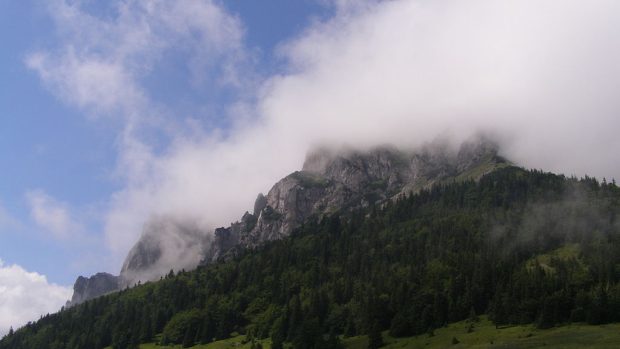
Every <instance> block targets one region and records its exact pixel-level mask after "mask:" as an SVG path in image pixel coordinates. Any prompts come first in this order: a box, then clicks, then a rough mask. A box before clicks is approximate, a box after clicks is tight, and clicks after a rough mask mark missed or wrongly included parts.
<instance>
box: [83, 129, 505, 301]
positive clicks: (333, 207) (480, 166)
mask: <svg viewBox="0 0 620 349" xmlns="http://www.w3.org/2000/svg"><path fill="white" fill-rule="evenodd" d="M497 152H498V149H497V147H496V145H495V144H494V143H492V142H490V141H488V140H486V139H483V138H480V139H475V140H472V141H469V142H466V143H464V144H462V145H461V146H460V148H459V149H458V150H457V151H455V150H453V149H451V148H450V147H448V146H447V145H445V144H442V143H437V144H430V145H427V146H425V147H423V148H421V149H418V150H415V151H414V150H408V151H407V150H400V149H397V148H394V147H390V146H383V147H378V148H374V149H371V150H368V151H357V150H353V149H349V150H339V151H335V150H332V149H326V148H321V149H317V150H315V151H313V152H311V153H309V154H308V155H307V156H306V160H305V162H304V165H303V168H302V170H301V171H296V172H293V173H291V174H290V175H288V176H286V177H285V178H283V179H281V180H280V181H279V182H277V183H276V184H275V185H274V186H273V187H272V188H271V190H269V192H268V193H267V195H266V196H264V195H263V194H259V195H258V197H257V199H256V202H255V204H254V210H253V212H252V213H249V212H246V213H245V214H244V215H243V217H242V218H241V220H240V221H238V222H236V223H233V224H232V225H231V226H229V227H222V228H218V229H215V231H214V232H213V234H210V232H208V231H202V230H201V229H199V228H198V227H196V226H195V225H193V224H192V223H191V222H180V221H177V220H174V219H173V218H170V217H156V218H154V219H152V220H151V221H150V222H149V223H147V225H145V228H144V231H143V233H142V236H141V237H140V239H139V241H138V242H137V243H136V245H135V246H134V247H133V248H132V249H131V251H130V252H129V254H128V256H127V258H126V260H125V263H124V264H123V268H122V270H121V273H120V283H119V286H120V287H121V288H124V287H127V286H132V285H134V284H136V283H137V282H138V281H142V282H144V281H148V280H156V279H158V278H159V277H160V276H162V275H165V274H166V273H167V272H168V271H169V270H170V269H175V270H180V269H192V268H195V267H196V266H197V265H198V264H199V262H201V263H202V264H208V263H211V262H213V261H216V260H218V259H222V258H230V257H231V256H234V255H235V254H237V253H239V251H241V250H243V249H247V248H255V247H257V246H260V245H262V244H264V243H265V242H267V241H272V240H277V239H281V238H283V237H286V236H288V235H289V234H290V233H291V232H292V231H293V230H294V229H295V228H297V227H299V226H300V225H301V224H302V223H303V222H304V221H305V220H307V219H308V218H309V217H312V216H318V217H321V216H324V215H328V214H332V213H335V212H347V211H349V210H351V209H355V208H360V207H368V206H369V205H373V204H377V203H381V202H386V201H389V200H394V199H396V198H398V197H400V196H402V195H404V194H406V193H409V192H417V191H419V190H420V189H422V188H428V187H430V186H432V185H433V184H435V183H442V182H450V181H454V180H466V179H477V178H480V176H482V175H483V174H485V173H488V172H490V171H492V170H494V169H497V168H500V167H503V166H506V165H507V162H506V161H505V160H504V159H503V158H501V157H500V156H498V155H497ZM83 292H84V293H85V294H88V295H89V297H85V296H83V295H80V294H78V295H76V296H75V298H76V299H82V300H86V299H90V298H92V296H93V295H95V296H96V292H94V290H88V289H86V290H84V291H83Z"/></svg>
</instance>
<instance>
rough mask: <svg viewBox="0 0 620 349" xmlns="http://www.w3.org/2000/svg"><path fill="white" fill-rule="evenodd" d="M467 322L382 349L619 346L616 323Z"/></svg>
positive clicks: (229, 344) (152, 348) (229, 343)
mask: <svg viewBox="0 0 620 349" xmlns="http://www.w3.org/2000/svg"><path fill="white" fill-rule="evenodd" d="M468 327H469V323H468V322H466V321H462V322H457V323H454V324H450V325H448V326H447V327H444V328H440V329H438V330H435V335H434V336H433V337H429V336H428V335H421V336H416V337H410V338H391V337H390V336H389V335H388V334H387V332H384V333H383V338H384V341H385V343H386V346H385V347H384V348H386V349H395V348H413V349H415V348H424V349H439V348H454V349H459V348H498V349H512V348H519V349H520V348H542V347H544V348H551V349H555V348H557V349H560V348H567V349H570V348H602V349H605V348H618V347H620V324H609V325H602V326H591V325H585V324H572V325H566V326H560V327H556V328H552V329H549V330H537V329H536V328H535V327H534V326H532V325H525V326H511V327H504V328H500V329H496V328H495V326H494V325H493V324H492V323H491V322H490V321H489V320H488V319H486V317H481V319H480V321H479V322H477V323H475V325H474V330H473V332H471V333H467V329H468ZM452 338H456V339H458V341H459V342H460V343H459V344H455V345H453V344H452ZM244 340H245V336H237V337H233V338H230V339H227V340H223V341H217V342H214V343H210V344H207V345H197V346H194V347H192V348H194V349H227V348H237V349H249V348H250V346H251V343H243V342H244ZM343 343H344V345H345V348H347V349H357V348H366V346H367V343H368V340H367V337H366V336H358V337H350V338H345V339H343ZM261 344H262V346H263V348H264V349H269V348H270V347H271V345H270V341H269V340H263V341H261ZM164 348H166V349H172V348H175V349H176V348H181V346H180V345H177V346H159V345H155V344H143V345H141V346H140V349H164Z"/></svg>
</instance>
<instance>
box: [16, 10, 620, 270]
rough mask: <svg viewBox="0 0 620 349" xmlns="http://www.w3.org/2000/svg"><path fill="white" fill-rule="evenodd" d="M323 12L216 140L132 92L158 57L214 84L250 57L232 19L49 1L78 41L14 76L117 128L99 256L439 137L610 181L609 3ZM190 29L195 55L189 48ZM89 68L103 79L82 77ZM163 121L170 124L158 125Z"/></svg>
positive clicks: (613, 158)
mask: <svg viewBox="0 0 620 349" xmlns="http://www.w3.org/2000/svg"><path fill="white" fill-rule="evenodd" d="M334 3H335V4H336V10H335V11H334V16H333V17H331V18H329V19H327V20H325V21H314V22H312V23H313V24H312V25H311V26H310V27H308V28H306V30H304V31H303V32H302V33H301V34H299V35H298V36H297V37H294V38H291V39H290V40H289V41H288V42H285V43H282V45H280V47H279V49H278V54H279V55H280V57H281V58H282V59H284V60H285V61H286V62H287V65H286V67H285V69H284V70H283V71H281V72H280V73H279V74H276V75H273V76H271V77H267V78H265V79H264V80H263V82H262V84H260V86H259V88H257V89H256V90H255V91H254V98H253V99H252V101H250V102H248V101H247V100H245V99H241V100H240V101H239V102H238V103H237V104H235V105H233V106H231V108H230V112H229V113H227V114H223V115H221V116H220V117H221V118H228V120H227V121H229V125H230V126H228V127H226V128H225V129H213V128H212V127H211V126H210V125H207V124H205V123H203V122H201V121H199V119H191V118H187V117H185V116H177V118H175V117H174V116H171V115H173V113H172V114H171V115H168V114H167V113H168V112H166V111H165V110H164V109H161V108H157V105H158V101H154V100H151V98H150V97H149V93H148V89H147V87H146V86H145V85H144V83H143V80H142V78H143V77H144V76H145V75H148V74H153V73H154V71H153V70H152V68H153V66H154V65H155V64H156V63H157V61H158V59H160V58H161V56H162V53H163V52H165V51H166V50H175V51H177V52H182V53H183V54H184V55H185V56H184V57H185V58H184V61H187V62H189V63H188V64H190V65H195V66H201V65H202V64H205V63H204V62H215V63H214V64H215V65H216V66H219V65H221V66H223V67H224V68H225V69H221V70H218V72H219V76H220V77H221V76H222V75H221V74H223V73H224V72H226V71H229V70H232V71H235V68H234V67H235V65H243V63H241V61H240V60H242V59H243V57H246V56H247V55H248V53H247V52H251V51H252V49H251V48H247V47H244V43H243V29H242V24H241V23H240V22H239V20H238V19H237V18H236V17H234V16H232V15H230V14H227V13H226V12H225V11H224V10H223V9H222V8H221V7H219V6H218V5H217V4H215V3H213V2H210V1H202V2H199V1H197V2H192V4H197V5H195V6H199V7H200V9H202V10H204V11H199V10H196V9H192V10H191V11H187V10H183V9H179V8H177V7H178V5H172V4H176V3H175V2H172V3H169V2H165V3H162V2H149V3H148V4H151V5H144V4H147V3H145V2H139V3H136V2H132V1H127V2H121V4H123V6H121V7H119V8H120V9H121V11H120V15H119V16H118V17H116V19H115V20H113V21H110V20H101V19H93V18H91V17H92V16H89V15H88V14H86V13H84V12H81V11H80V10H79V9H76V7H75V6H70V5H67V4H66V3H64V2H60V4H62V5H58V6H59V7H58V8H59V9H60V10H59V11H58V12H59V13H60V14H57V16H60V17H59V18H62V21H58V22H59V26H60V27H62V28H67V27H68V28H84V30H80V31H79V33H78V30H77V29H71V30H65V32H68V34H65V35H63V36H62V37H63V43H64V47H65V49H64V50H62V52H61V53H58V52H56V53H52V54H49V53H46V52H43V53H38V54H35V55H33V56H31V57H30V58H29V60H28V62H29V65H30V66H31V67H32V68H33V69H35V71H37V72H38V73H39V75H40V76H41V78H42V79H43V81H44V82H45V83H47V84H51V86H53V87H56V88H58V90H59V91H60V92H59V96H60V97H61V98H63V99H64V100H65V101H67V102H69V103H71V104H73V105H76V106H78V107H81V108H84V109H85V110H91V109H97V110H103V111H110V110H120V111H121V112H122V113H124V114H123V115H125V120H126V121H125V122H126V126H125V127H123V130H122V132H120V134H121V136H120V138H121V139H122V142H121V145H120V146H119V165H118V166H119V171H120V172H122V173H124V176H123V179H124V183H125V185H124V188H123V189H121V190H119V191H118V192H116V193H114V194H113V195H112V197H111V198H110V202H109V210H108V211H107V213H106V218H105V226H106V227H105V234H106V239H107V242H108V246H109V247H110V248H111V250H112V251H113V253H115V254H116V255H118V256H120V258H122V256H124V255H125V253H126V251H127V250H128V249H129V248H130V246H131V245H132V244H133V242H134V241H135V240H136V238H137V236H138V234H139V232H140V231H141V229H142V226H143V225H144V223H145V222H146V221H147V220H148V219H149V217H152V216H166V215H174V216H175V217H180V218H183V219H186V220H193V221H197V222H198V223H199V225H200V226H202V227H204V229H209V228H213V227H216V226H221V225H226V224H228V223H229V222H230V221H232V220H235V219H237V218H238V217H239V216H240V214H241V213H242V212H243V211H244V210H246V209H250V208H251V205H252V200H253V198H254V197H255V195H256V193H257V192H259V191H263V192H264V191H266V190H268V189H269V186H270V185H271V184H272V183H273V182H274V181H276V180H277V179H279V178H280V177H282V176H284V175H286V174H287V173H288V172H291V171H293V170H295V169H299V168H300V166H301V163H302V161H303V157H304V153H305V152H306V151H307V150H308V149H309V148H310V147H312V146H314V145H317V144H342V143H346V144H349V145H352V146H356V147H368V146H372V145H375V144H379V143H394V144H396V145H398V146H417V145H420V144H422V143H424V142H428V141H431V140H433V139H434V138H435V137H437V136H438V135H440V134H449V135H451V136H452V137H453V138H454V139H456V140H457V141H458V140H461V139H464V138H467V137H469V136H470V135H472V134H474V133H477V132H479V131H485V132H491V133H494V134H496V135H498V137H499V138H500V139H501V143H502V147H503V151H504V153H505V155H506V156H508V157H509V158H511V159H512V160H514V161H516V162H517V163H519V164H522V165H524V166H527V167H535V168H544V169H546V170H553V171H558V172H564V173H568V174H571V173H575V174H578V175H581V174H585V173H588V174H594V175H597V176H607V177H612V176H614V177H620V165H619V163H618V161H617V154H616V153H617V149H620V138H619V137H617V130H618V129H620V118H618V117H617V116H618V115H619V114H620V106H619V105H618V103H617V96H616V94H617V91H618V87H619V81H620V66H619V65H618V64H617V63H616V62H618V61H620V49H619V48H620V36H619V35H618V30H617V23H618V20H619V19H620V18H618V17H620V3H618V2H616V1H611V0H596V1H587V2H586V1H580V0H545V1H534V0H525V1H521V0H520V1H501V2H497V1H492V0H473V1H467V2H462V1H457V0H448V1H441V2H429V1H421V0H401V1H381V2H372V1H367V2H364V3H363V4H362V5H354V2H351V1H335V2H334ZM175 6H177V7H175ZM125 8H127V9H129V8H131V9H133V10H135V11H126V12H123V11H122V9H125ZM136 18H138V19H140V20H139V21H136V20H135V19H136ZM91 23H94V24H93V25H91ZM136 23H137V24H136ZM200 23H202V24H200ZM155 24H157V25H158V26H159V27H161V28H160V29H158V30H155V29H154V28H155V27H156V26H155ZM93 28H96V30H95V29H93ZM183 28H188V29H187V30H186V29H183ZM195 31H198V32H199V33H203V34H201V35H199V38H200V40H194V39H193V38H194V36H193V35H189V34H187V33H193V32H195ZM126 38H130V39H126ZM93 43H97V44H93ZM205 43H206V44H205ZM194 47H207V48H209V49H207V50H203V49H195V48H194ZM196 50H198V51H196ZM50 57H51V58H50ZM222 57H232V58H238V57H242V58H239V59H236V60H235V59H233V60H232V61H231V62H233V63H232V64H231V63H226V62H227V61H228V60H227V59H222ZM76 62H77V63H76ZM196 62H197V63H196ZM89 64H95V65H97V64H100V65H101V67H102V69H103V70H104V71H110V72H111V73H110V74H100V75H97V74H94V73H91V72H90V70H89V69H88V67H90V65H89ZM40 67H43V68H40ZM112 67H113V68H112ZM231 67H233V68H231ZM82 69H84V71H85V72H82ZM97 71H98V69H97ZM192 71H193V72H199V71H200V69H194V70H192ZM196 74H198V75H200V74H199V73H196ZM207 75H208V74H207ZM234 75H235V74H232V76H234ZM238 75H239V74H237V76H238ZM73 76H78V78H73ZM79 76H84V78H79ZM229 76H230V74H229ZM206 78H207V80H208V81H214V80H213V79H212V78H213V77H212V76H211V80H209V78H210V77H209V76H207V77H206ZM91 79H94V81H99V80H100V79H101V80H102V81H101V83H95V82H94V81H90V80H91ZM106 79H110V81H107V80H106ZM82 80H88V81H87V82H82ZM75 81H78V83H75ZM215 81H235V79H233V78H229V79H223V78H217V79H215ZM251 86H252V87H254V86H255V85H254V84H251ZM80 88H83V89H84V91H86V92H87V93H86V97H82V96H81V94H80V93H79V91H78V90H79V89H80ZM100 88H101V89H104V90H103V91H100V90H99V89H100ZM125 88H126V89H128V90H126V92H123V91H125V90H123V89H125ZM118 89H120V91H121V92H119V90H118ZM63 91H65V92H63ZM108 93H109V94H110V95H109V96H108ZM98 96H101V97H98ZM127 105H130V106H131V108H129V107H127ZM134 118H139V119H140V120H141V123H135V122H131V121H130V120H134ZM160 118H164V119H166V120H168V121H169V120H176V121H179V120H180V121H179V122H177V123H175V124H174V125H175V126H174V127H170V124H169V123H166V122H164V123H161V122H160ZM154 120H155V121H154ZM145 124H149V127H153V128H163V129H164V130H165V132H166V133H167V135H168V138H167V141H166V142H165V143H164V144H163V145H162V143H161V142H160V143H158V142H150V141H148V140H146V139H145V138H140V137H137V136H136V135H137V134H139V133H140V132H138V131H139V130H144V127H145ZM155 148H160V149H161V148H163V150H160V151H155V150H154V149H155Z"/></svg>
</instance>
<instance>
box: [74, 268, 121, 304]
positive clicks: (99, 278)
mask: <svg viewBox="0 0 620 349" xmlns="http://www.w3.org/2000/svg"><path fill="white" fill-rule="evenodd" d="M118 281H119V278H118V276H114V275H111V274H108V273H97V274H95V275H93V276H91V277H89V278H85V277H83V276H80V277H78V278H77V280H75V284H74V285H73V297H71V300H70V301H69V302H67V306H68V307H70V306H73V305H76V304H80V303H82V302H85V301H87V300H89V299H93V298H95V297H99V296H101V295H104V294H106V293H110V292H114V291H116V290H118V288H119V282H118Z"/></svg>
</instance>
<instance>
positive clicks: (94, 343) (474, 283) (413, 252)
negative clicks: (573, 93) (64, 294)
mask: <svg viewBox="0 0 620 349" xmlns="http://www.w3.org/2000/svg"><path fill="white" fill-rule="evenodd" d="M259 206H260V205H259ZM619 216H620V188H618V187H617V186H616V185H615V184H609V183H599V182H597V181H596V180H594V179H592V178H584V179H582V180H577V179H575V178H566V177H563V176H557V175H553V174H549V173H542V172H540V171H524V170H522V169H518V168H514V167H508V168H504V169H500V170H496V171H493V172H491V173H489V174H487V175H484V176H483V177H482V178H481V179H480V180H479V181H472V180H467V181H462V182H453V183H449V184H439V185H435V186H433V187H432V188H429V189H423V190H421V191H420V192H418V193H417V194H415V195H407V196H403V197H400V198H399V199H397V200H393V201H388V202H385V203H381V204H378V205H371V206H369V207H367V208H359V209H351V210H349V211H346V212H338V213H337V214H334V215H327V216H325V217H323V218H322V219H319V218H317V217H316V216H313V217H310V218H309V219H307V220H306V221H305V222H304V223H303V224H302V225H301V226H300V227H298V228H297V229H295V230H294V231H293V232H292V233H291V234H290V235H289V236H287V237H284V238H282V239H278V240H274V241H269V242H266V243H265V244H263V245H261V246H260V247H257V248H255V249H247V250H244V251H240V253H239V254H238V255H237V256H235V257H234V258H232V259H230V260H220V261H218V262H215V263H210V264H209V265H206V266H203V267H200V268H197V269H196V270H193V271H191V272H181V273H178V274H176V275H167V276H166V277H165V278H164V279H163V280H162V281H157V282H152V283H146V284H144V285H141V286H138V287H135V288H131V289H129V290H124V291H121V292H118V293H114V294H110V295H106V296H104V297H100V298H97V299H95V300H92V301H89V302H86V303H85V304H81V305H78V306H75V307H72V308H71V309H68V310H66V311H63V312H60V313H58V314H53V315H49V316H46V317H43V318H42V319H41V320H39V321H37V322H36V323H33V324H30V325H28V326H25V327H24V328H22V329H20V330H18V331H16V332H15V333H14V334H13V335H12V336H8V337H7V338H4V339H3V340H2V341H0V349H5V348H11V349H22V348H23V349H27V348H38V349H47V348H50V349H51V348H68V349H74V348H105V347H107V346H112V347H113V348H115V349H117V348H118V349H121V348H122V349H124V348H135V347H136V345H137V344H138V343H140V342H142V343H147V342H148V343H152V342H153V341H154V340H155V339H154V338H159V339H158V341H159V342H161V343H162V344H166V345H167V344H172V343H176V344H181V343H183V344H185V345H186V346H191V345H192V344H194V343H197V342H201V343H207V342H210V341H212V340H213V339H214V338H215V339H226V338H229V337H230V336H234V335H235V334H234V333H241V334H245V335H246V336H247V339H248V340H250V341H251V340H252V339H263V338H268V337H269V338H271V341H272V343H275V344H278V343H280V344H281V343H282V342H286V343H287V344H286V345H287V346H290V345H291V344H292V345H293V347H295V348H319V347H321V348H336V347H338V346H337V344H338V343H337V342H338V338H337V337H336V335H339V336H345V337H351V338H355V337H358V338H359V336H364V337H365V336H366V335H373V334H374V335H376V334H377V333H380V332H381V331H386V330H388V331H389V333H390V336H392V337H399V338H400V337H408V336H411V335H417V334H425V333H429V332H431V333H432V332H433V330H435V329H439V328H443V327H444V326H445V325H446V324H447V323H450V322H456V321H460V320H464V319H467V318H471V317H474V316H475V314H483V313H487V314H488V315H489V318H490V319H491V320H492V321H493V323H494V324H495V325H499V326H503V325H506V324H534V326H535V327H536V328H538V329H545V328H549V327H552V326H555V325H556V324H564V323H568V322H575V323H579V322H587V323H589V324H604V323H610V322H620V274H618V265H620V220H618V217H619ZM472 314H474V315H472ZM473 330H474V333H475V331H476V329H475V328H474V329H473ZM465 331H466V329H463V333H464V334H463V338H461V337H459V339H462V340H463V342H464V343H465V342H467V341H469V340H468V339H467V338H471V336H465V333H466V332H465ZM438 332H439V330H438ZM330 333H331V334H332V335H331V336H330V335H329V334H330ZM156 334H160V335H159V336H157V337H155V335H156ZM347 341H348V340H347ZM525 341H527V342H529V340H525ZM586 343H587V344H588V345H591V347H597V345H598V344H600V343H599V342H597V339H596V338H589V339H587V341H586Z"/></svg>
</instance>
